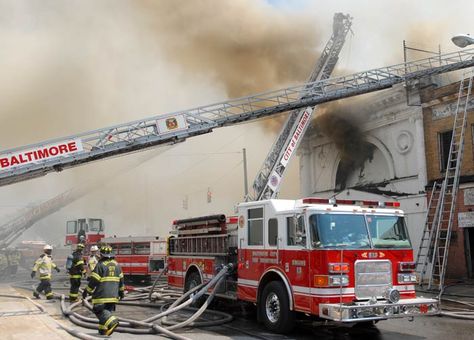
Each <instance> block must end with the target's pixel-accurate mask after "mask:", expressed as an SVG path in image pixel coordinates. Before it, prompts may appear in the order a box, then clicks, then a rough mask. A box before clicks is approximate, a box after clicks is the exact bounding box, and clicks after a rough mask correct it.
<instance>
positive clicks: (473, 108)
mask: <svg viewBox="0 0 474 340" xmlns="http://www.w3.org/2000/svg"><path fill="white" fill-rule="evenodd" d="M458 91H459V82H457V83H452V84H449V85H446V86H442V87H438V88H434V87H429V88H426V89H424V90H423V91H421V93H420V95H421V102H422V107H423V126H424V134H425V149H426V170H427V179H428V185H427V188H428V189H429V188H431V187H432V185H433V182H434V181H437V182H439V183H441V181H442V180H443V178H444V174H445V171H444V169H445V167H446V162H447V157H448V154H449V145H450V140H451V135H452V130H453V124H454V114H455V113H456V104H457V95H458ZM473 97H474V96H471V99H470V101H469V103H468V117H467V127H466V133H465V139H464V157H463V162H462V166H461V177H460V187H459V191H458V196H457V202H456V211H455V218H454V223H453V230H452V236H451V243H450V250H449V257H448V266H447V272H446V278H447V279H464V278H472V277H473V276H474V267H473V264H474V148H473V145H474V134H473V130H474V98H473ZM427 191H429V190H427ZM427 197H429V192H428V195H427Z"/></svg>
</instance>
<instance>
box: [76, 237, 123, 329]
mask: <svg viewBox="0 0 474 340" xmlns="http://www.w3.org/2000/svg"><path fill="white" fill-rule="evenodd" d="M124 293H125V286H124V283H123V273H122V269H121V268H120V266H119V265H118V263H117V262H116V261H115V260H114V254H113V253H112V248H111V247H110V246H108V245H103V246H101V248H100V260H99V262H98V263H97V265H96V266H95V268H94V271H93V272H92V274H91V276H90V280H89V283H88V285H87V287H86V289H84V291H83V293H82V297H83V298H84V299H85V298H86V297H87V294H92V304H93V308H92V311H93V312H94V314H95V315H96V316H97V318H98V319H99V334H101V335H111V334H112V333H113V332H114V330H115V328H117V326H118V325H119V322H118V319H117V318H116V317H115V316H114V315H113V314H112V312H113V311H115V304H116V303H117V302H118V301H119V299H120V300H121V299H122V298H123V297H124Z"/></svg>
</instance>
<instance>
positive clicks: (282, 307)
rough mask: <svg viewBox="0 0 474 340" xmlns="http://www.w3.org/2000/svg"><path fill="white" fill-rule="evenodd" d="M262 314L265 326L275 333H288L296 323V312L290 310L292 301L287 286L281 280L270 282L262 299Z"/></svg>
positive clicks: (264, 290)
mask: <svg viewBox="0 0 474 340" xmlns="http://www.w3.org/2000/svg"><path fill="white" fill-rule="evenodd" d="M259 309H260V315H261V317H262V319H263V323H264V324H265V326H266V327H267V328H268V329H269V330H271V331H272V332H275V333H288V332H289V331H291V330H292V329H293V327H294V325H295V313H294V312H293V311H291V310H290V302H289V299H288V294H287V292H286V289H285V286H284V285H283V283H282V282H280V281H272V282H270V283H268V284H267V285H266V286H265V288H264V289H263V292H262V298H261V299H260V308H259Z"/></svg>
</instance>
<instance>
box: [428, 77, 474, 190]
mask: <svg viewBox="0 0 474 340" xmlns="http://www.w3.org/2000/svg"><path fill="white" fill-rule="evenodd" d="M458 91H459V83H455V84H450V85H448V86H444V87H442V88H438V89H433V88H431V89H426V90H425V91H423V92H422V94H421V99H422V102H423V104H422V106H423V125H424V130H425V141H426V142H425V144H426V164H427V174H428V181H434V180H437V179H440V178H442V177H443V176H444V172H441V160H440V145H439V134H440V133H442V132H446V131H449V130H452V129H453V123H454V114H455V112H456V103H457V93H458ZM473 97H474V96H473ZM468 107H469V108H470V113H469V115H468V117H467V118H468V120H467V129H466V134H465V144H464V158H463V163H462V171H461V173H462V175H463V176H466V175H474V154H473V135H472V126H473V124H474V98H473V99H471V100H470V102H469V106H468Z"/></svg>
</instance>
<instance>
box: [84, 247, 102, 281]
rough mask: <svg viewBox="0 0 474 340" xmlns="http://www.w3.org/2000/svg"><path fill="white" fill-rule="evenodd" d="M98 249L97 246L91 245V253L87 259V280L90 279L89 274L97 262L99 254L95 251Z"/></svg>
mask: <svg viewBox="0 0 474 340" xmlns="http://www.w3.org/2000/svg"><path fill="white" fill-rule="evenodd" d="M98 251H99V247H97V246H96V245H93V246H92V247H91V254H90V255H89V259H88V260H87V281H89V280H90V277H91V274H92V272H93V271H94V268H95V266H96V265H97V263H98V262H99V258H100V257H99V254H97V252H98Z"/></svg>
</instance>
